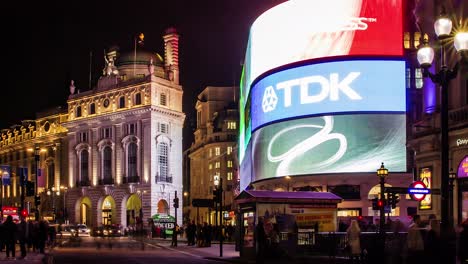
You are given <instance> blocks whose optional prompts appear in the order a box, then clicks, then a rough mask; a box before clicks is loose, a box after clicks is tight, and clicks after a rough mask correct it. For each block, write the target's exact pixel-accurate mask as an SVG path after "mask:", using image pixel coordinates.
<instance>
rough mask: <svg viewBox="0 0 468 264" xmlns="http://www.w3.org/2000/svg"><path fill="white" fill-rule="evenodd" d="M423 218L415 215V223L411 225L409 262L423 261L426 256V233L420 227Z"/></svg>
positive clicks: (407, 242) (408, 239) (408, 245)
mask: <svg viewBox="0 0 468 264" xmlns="http://www.w3.org/2000/svg"><path fill="white" fill-rule="evenodd" d="M420 225H421V218H420V216H419V215H414V216H413V223H412V224H411V225H410V226H409V229H408V236H407V239H406V244H407V248H408V257H407V263H423V262H424V261H423V258H424V239H423V237H424V235H423V234H424V233H423V230H422V229H421V227H420Z"/></svg>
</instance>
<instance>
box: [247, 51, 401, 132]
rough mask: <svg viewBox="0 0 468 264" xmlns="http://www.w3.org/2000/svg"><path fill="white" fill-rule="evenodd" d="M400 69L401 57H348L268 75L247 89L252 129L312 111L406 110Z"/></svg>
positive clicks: (327, 112) (317, 113) (313, 113)
mask: <svg viewBox="0 0 468 264" xmlns="http://www.w3.org/2000/svg"><path fill="white" fill-rule="evenodd" d="M404 73H405V62H404V61H399V60H350V61H336V62H326V63H317V64H311V65H305V66H300V67H295V68H292V69H287V70H284V71H280V72H277V73H273V74H270V75H268V76H266V77H265V78H263V79H261V80H259V81H258V82H257V83H255V84H254V85H253V87H252V89H251V90H252V91H251V97H252V98H251V106H250V107H251V108H250V118H251V122H252V124H251V129H252V131H255V130H256V129H257V128H258V127H261V126H263V125H265V124H269V123H272V122H275V121H279V120H284V119H290V118H297V117H302V116H310V115H324V114H333V113H343V112H405V110H406V106H405V103H406V102H405V89H404V87H405V75H404ZM402 88H403V89H402ZM246 111H248V110H246Z"/></svg>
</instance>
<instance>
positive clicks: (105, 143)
mask: <svg viewBox="0 0 468 264" xmlns="http://www.w3.org/2000/svg"><path fill="white" fill-rule="evenodd" d="M178 38H179V36H178V34H177V32H176V31H175V29H172V28H171V29H168V30H167V31H166V33H165V35H164V36H163V39H164V44H165V53H164V58H163V57H162V56H160V55H159V54H157V53H154V52H149V51H146V50H145V49H144V47H142V46H138V47H136V48H135V50H132V51H129V52H122V53H120V52H119V50H118V49H116V48H113V49H111V50H109V51H108V52H107V54H105V59H106V63H107V65H106V66H105V68H104V70H103V76H102V77H100V79H99V81H98V83H97V86H96V87H94V89H92V90H89V91H85V92H81V93H75V90H76V88H75V87H74V85H73V83H72V84H71V85H70V92H71V94H70V96H69V99H68V101H67V102H68V115H69V118H68V122H66V124H65V126H66V127H67V129H68V135H67V140H68V159H69V167H68V182H67V184H68V186H69V187H70V189H69V191H68V197H69V199H67V208H69V209H68V212H69V218H70V221H72V222H75V223H85V224H87V225H88V226H99V225H107V224H121V225H122V226H124V227H125V226H130V225H134V224H135V223H137V222H138V220H139V219H141V220H142V221H143V223H145V224H146V223H147V219H148V218H150V217H152V216H153V215H155V214H167V215H172V216H174V215H175V211H174V207H173V206H172V205H173V202H172V201H173V199H174V197H175V193H176V192H178V197H179V198H181V197H182V161H181V159H182V127H183V122H184V119H185V115H184V113H183V112H182V94H183V90H182V86H181V85H180V84H179V63H178ZM141 40H142V39H141ZM177 216H178V217H177V218H178V222H179V224H180V223H181V219H182V213H181V208H179V209H178V215H177Z"/></svg>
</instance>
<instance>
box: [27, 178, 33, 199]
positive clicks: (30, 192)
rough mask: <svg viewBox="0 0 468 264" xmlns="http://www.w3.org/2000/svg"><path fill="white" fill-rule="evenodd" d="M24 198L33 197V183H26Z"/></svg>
mask: <svg viewBox="0 0 468 264" xmlns="http://www.w3.org/2000/svg"><path fill="white" fill-rule="evenodd" d="M26 196H34V182H32V181H27V182H26Z"/></svg>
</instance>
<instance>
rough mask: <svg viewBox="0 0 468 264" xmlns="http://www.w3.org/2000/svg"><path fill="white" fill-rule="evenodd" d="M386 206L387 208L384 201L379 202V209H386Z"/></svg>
mask: <svg viewBox="0 0 468 264" xmlns="http://www.w3.org/2000/svg"><path fill="white" fill-rule="evenodd" d="M384 206H385V203H384V201H383V200H379V201H378V202H377V207H378V208H379V209H380V208H382V207H384Z"/></svg>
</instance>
